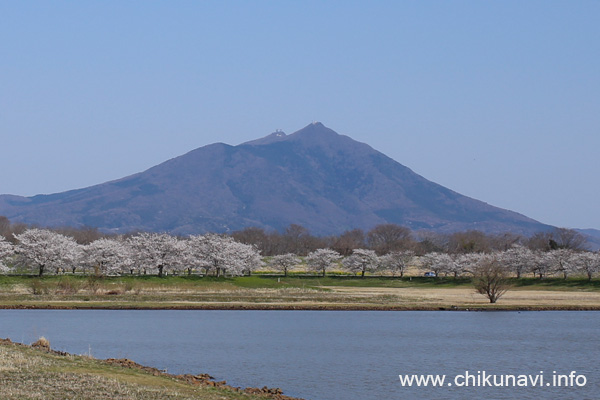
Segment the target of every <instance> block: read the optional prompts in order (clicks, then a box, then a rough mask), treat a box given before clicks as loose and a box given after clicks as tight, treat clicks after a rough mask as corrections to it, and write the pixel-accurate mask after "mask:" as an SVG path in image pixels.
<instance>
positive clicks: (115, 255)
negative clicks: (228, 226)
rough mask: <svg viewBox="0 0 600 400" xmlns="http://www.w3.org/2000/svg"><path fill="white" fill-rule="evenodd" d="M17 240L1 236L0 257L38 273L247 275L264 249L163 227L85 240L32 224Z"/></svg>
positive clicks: (8, 265)
mask: <svg viewBox="0 0 600 400" xmlns="http://www.w3.org/2000/svg"><path fill="white" fill-rule="evenodd" d="M15 238H16V240H17V243H16V244H15V245H13V244H11V243H10V242H8V241H6V240H5V239H4V238H2V237H0V260H2V262H1V263H0V265H1V268H2V269H3V271H4V272H10V270H11V269H13V270H15V269H18V268H23V267H29V268H32V269H34V270H35V271H36V273H37V274H38V275H39V276H42V275H43V274H45V273H48V272H54V273H58V272H62V271H65V270H66V269H71V270H72V272H75V271H76V270H78V269H79V270H83V271H86V272H88V273H94V274H96V275H118V274H125V273H129V274H133V273H143V274H158V275H159V276H163V275H165V274H168V273H181V272H184V271H186V270H187V271H188V272H191V270H192V269H202V270H203V271H204V272H205V273H210V272H212V273H214V274H215V275H217V276H220V275H222V274H225V273H227V274H230V275H242V274H244V273H245V271H251V270H252V269H254V268H257V267H259V266H260V265H261V264H262V260H261V257H260V254H259V252H258V251H257V250H256V249H255V248H254V247H253V246H250V245H247V244H243V243H239V242H236V241H235V240H234V239H233V238H231V237H228V236H220V235H215V234H207V235H198V236H190V237H189V238H187V239H179V238H177V237H175V236H171V235H168V234H160V233H141V234H138V235H135V236H131V237H129V238H120V237H115V238H100V239H97V240H94V241H93V242H91V243H89V244H87V245H80V244H78V243H77V242H75V240H74V239H73V238H71V237H69V236H65V235H62V234H60V233H57V232H54V231H50V230H46V229H28V230H26V231H25V232H23V233H21V234H17V235H15Z"/></svg>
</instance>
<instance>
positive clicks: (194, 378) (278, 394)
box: [0, 338, 304, 400]
mask: <svg viewBox="0 0 600 400" xmlns="http://www.w3.org/2000/svg"><path fill="white" fill-rule="evenodd" d="M40 343H41V339H40V340H38V342H36V343H33V344H30V345H28V344H25V343H19V342H13V341H12V340H11V339H10V338H6V339H3V338H0V346H2V347H8V346H15V347H16V348H23V349H31V350H33V351H38V352H42V353H47V354H51V355H54V356H58V357H61V358H62V360H63V361H69V360H72V359H73V358H75V357H82V358H86V359H87V360H88V361H90V362H99V363H102V364H105V365H108V366H112V367H114V368H121V369H123V370H135V371H139V372H141V373H143V374H147V375H149V376H152V377H163V378H167V379H172V380H175V381H177V382H181V383H185V384H188V385H190V386H201V387H207V388H215V389H220V390H224V391H228V392H233V393H239V394H246V395H255V396H258V397H259V398H264V399H272V400H304V399H302V398H298V397H291V396H287V395H284V394H283V391H282V389H280V388H269V387H267V386H264V387H262V388H255V387H247V388H240V387H234V386H230V385H228V384H227V382H226V381H216V380H215V378H213V377H212V376H210V375H209V374H206V373H201V374H195V375H193V374H179V375H175V374H170V373H167V372H165V371H162V370H159V369H157V368H154V367H149V366H145V365H141V364H138V363H136V362H135V361H132V360H129V359H127V358H119V359H117V358H108V359H97V358H93V357H89V356H81V355H77V354H72V353H68V352H65V351H59V350H54V349H52V348H51V347H50V345H49V343H48V344H40ZM46 343H47V342H46ZM123 372H124V371H123Z"/></svg>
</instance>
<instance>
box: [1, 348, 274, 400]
mask: <svg viewBox="0 0 600 400" xmlns="http://www.w3.org/2000/svg"><path fill="white" fill-rule="evenodd" d="M108 361H110V360H108ZM108 361H103V360H96V359H93V358H90V357H86V356H76V355H71V354H66V353H62V354H61V353H58V352H53V351H50V350H44V349H38V348H33V347H30V346H24V345H20V344H13V343H10V341H6V340H2V339H0V394H1V397H2V399H6V400H9V399H19V400H25V399H27V400H29V399H32V400H33V399H40V400H41V399H43V400H55V399H56V400H58V399H60V400H64V399H79V400H83V399H95V400H96V399H111V400H113V399H114V400H118V399H122V400H125V399H127V400H136V399H139V400H153V399H156V400H159V399H160V400H184V399H201V400H217V399H219V400H230V399H231V400H233V399H240V400H241V399H245V400H259V399H263V400H264V399H265V398H272V399H286V397H285V396H282V395H277V394H275V395H270V396H269V395H265V394H251V393H247V392H244V391H242V390H239V389H235V388H230V387H226V386H224V385H221V386H219V383H217V384H216V386H215V383H214V382H212V381H209V380H206V378H205V377H203V376H199V377H198V379H196V378H195V377H192V376H189V375H186V376H179V377H175V376H172V375H168V374H165V373H161V372H160V371H158V370H156V369H154V368H147V367H142V366H138V365H137V364H135V363H132V362H130V361H128V360H113V362H108ZM123 365H125V366H123ZM249 391H250V392H252V391H254V393H256V392H260V390H259V389H249Z"/></svg>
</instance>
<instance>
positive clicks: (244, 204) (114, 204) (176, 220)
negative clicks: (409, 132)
mask: <svg viewBox="0 0 600 400" xmlns="http://www.w3.org/2000/svg"><path fill="white" fill-rule="evenodd" d="M0 215H6V216H7V217H8V218H9V219H10V220H11V221H15V222H25V223H30V224H38V225H44V226H83V225H88V226H94V227H98V228H99V229H101V230H103V231H109V232H127V231H133V230H148V231H166V232H170V233H174V234H190V233H203V232H208V231H214V232H230V231H234V230H239V229H243V228H246V227H251V226H256V227H260V228H264V229H269V230H271V229H274V230H282V229H284V228H285V227H286V226H288V225H290V224H292V223H294V224H299V225H302V226H305V227H306V228H307V229H309V230H310V231H311V233H313V234H317V235H328V234H339V233H341V232H343V231H345V230H349V229H354V228H361V229H370V228H371V227H373V226H375V225H377V224H381V223H396V224H399V225H405V226H407V227H409V228H411V229H413V230H422V229H423V230H434V231H439V232H452V231H460V230H472V229H474V230H481V231H484V232H488V233H489V232H495V233H501V232H509V231H510V232H515V233H520V234H532V233H535V232H537V231H544V230H549V229H551V227H550V226H549V225H545V224H542V223H540V222H538V221H535V220H533V219H531V218H528V217H526V216H524V215H522V214H519V213H515V212H513V211H508V210H504V209H501V208H497V207H494V206H491V205H489V204H487V203H484V202H481V201H479V200H475V199H472V198H470V197H466V196H463V195H461V194H459V193H457V192H455V191H452V190H450V189H448V188H445V187H443V186H441V185H439V184H437V183H434V182H431V181H428V180H427V179H425V178H424V177H422V176H420V175H418V174H416V173H415V172H413V171H412V170H411V169H410V168H408V167H406V166H404V165H402V164H400V163H399V162H397V161H395V160H393V159H391V158H390V157H388V156H386V155H385V154H383V153H381V152H379V151H377V150H375V149H373V148H372V147H371V146H369V145H368V144H366V143H361V142H357V141H355V140H353V139H352V138H350V137H348V136H344V135H340V134H338V133H337V132H335V131H333V130H332V129H330V128H327V127H325V126H324V125H323V124H321V123H320V122H313V123H311V124H309V125H307V126H306V127H304V128H303V129H300V130H298V131H296V132H294V133H291V134H289V135H286V134H285V133H283V132H281V131H276V132H273V133H272V134H270V135H267V136H265V137H263V138H260V139H256V140H252V141H249V142H245V143H242V144H239V145H236V146H232V145H228V144H225V143H213V144H210V145H207V146H203V147H199V148H197V149H194V150H191V151H189V152H187V153H185V154H183V155H181V156H179V157H175V158H172V159H170V160H167V161H165V162H163V163H160V164H158V165H156V166H153V167H151V168H149V169H147V170H145V171H143V172H139V173H136V174H133V175H130V176H126V177H124V178H120V179H117V180H113V181H109V182H105V183H101V184H98V185H93V186H90V187H87V188H82V189H74V190H70V191H66V192H61V193H54V194H49V195H36V196H31V197H20V196H12V195H2V196H0Z"/></svg>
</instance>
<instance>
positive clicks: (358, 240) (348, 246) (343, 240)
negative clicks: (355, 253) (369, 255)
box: [331, 229, 365, 256]
mask: <svg viewBox="0 0 600 400" xmlns="http://www.w3.org/2000/svg"><path fill="white" fill-rule="evenodd" d="M364 246H365V233H364V232H363V231H362V229H353V230H351V231H346V232H344V233H342V234H341V235H340V236H338V237H337V238H334V239H333V244H332V246H331V248H332V249H333V250H335V251H337V252H338V253H340V254H341V255H343V256H349V255H350V254H352V250H354V249H361V248H364Z"/></svg>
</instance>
